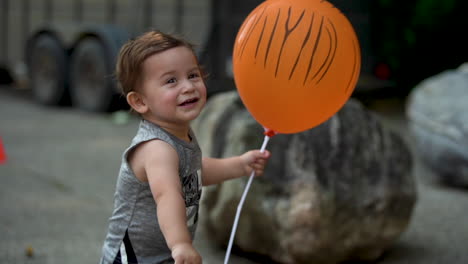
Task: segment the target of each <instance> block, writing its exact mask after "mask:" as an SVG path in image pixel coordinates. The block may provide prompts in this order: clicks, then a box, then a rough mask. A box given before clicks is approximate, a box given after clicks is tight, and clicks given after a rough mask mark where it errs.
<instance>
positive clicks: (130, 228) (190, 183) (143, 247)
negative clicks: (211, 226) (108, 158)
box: [101, 120, 202, 264]
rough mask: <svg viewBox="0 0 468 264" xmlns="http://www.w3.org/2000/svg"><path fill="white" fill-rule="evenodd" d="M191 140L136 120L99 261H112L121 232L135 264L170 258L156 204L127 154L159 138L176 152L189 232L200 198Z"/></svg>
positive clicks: (196, 149)
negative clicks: (136, 126) (139, 178)
mask: <svg viewBox="0 0 468 264" xmlns="http://www.w3.org/2000/svg"><path fill="white" fill-rule="evenodd" d="M189 135H190V137H191V139H192V141H191V142H190V143H189V142H186V141H183V140H181V139H179V138H177V137H175V136H174V135H171V134H170V133H168V132H166V131H165V130H163V129H162V128H160V127H159V126H157V125H155V124H153V123H150V122H148V121H146V120H142V121H141V122H140V127H139V129H138V132H137V134H136V136H135V138H134V139H133V141H132V143H131V145H130V147H128V148H127V149H126V150H125V152H124V153H123V156H122V165H121V167H120V172H119V177H118V180H117V186H116V192H115V195H114V212H113V214H112V217H111V218H110V219H109V229H108V233H107V236H106V239H105V241H104V246H103V250H102V251H103V253H102V254H103V255H102V258H101V264H107V263H113V261H114V259H115V257H116V255H117V254H118V252H119V250H120V247H121V244H122V241H123V238H124V236H125V233H128V238H129V240H130V241H131V245H132V247H133V251H134V253H135V255H136V258H137V260H138V263H152V264H154V263H163V262H166V261H171V260H172V257H171V251H170V250H169V248H168V247H167V244H166V241H165V239H164V236H163V234H162V232H161V229H160V227H159V223H158V218H157V215H156V203H155V201H154V198H153V195H152V193H151V190H150V187H149V184H148V183H147V182H142V181H140V180H138V179H137V178H136V177H135V175H134V173H133V171H132V169H131V168H130V165H129V163H128V160H127V158H128V154H129V153H130V151H132V150H133V149H134V148H135V147H136V146H138V145H139V144H140V143H142V142H145V141H149V140H155V139H157V140H162V141H164V142H167V143H168V144H170V145H171V146H173V147H174V149H175V150H176V151H177V154H178V156H179V177H180V181H181V184H182V189H183V195H184V198H185V206H186V212H187V226H188V229H189V231H190V233H191V235H192V239H193V238H194V235H195V230H196V227H197V222H198V207H199V201H200V197H201V187H202V183H201V175H200V173H201V172H200V170H201V151H200V148H199V146H198V143H197V141H196V139H195V136H194V134H193V132H192V131H190V134H189Z"/></svg>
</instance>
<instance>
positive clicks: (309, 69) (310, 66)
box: [303, 17, 323, 85]
mask: <svg viewBox="0 0 468 264" xmlns="http://www.w3.org/2000/svg"><path fill="white" fill-rule="evenodd" d="M322 27H323V17H322V19H321V20H320V26H319V31H318V33H317V39H316V40H315V45H314V49H313V50H312V55H311V57H310V61H309V67H308V68H307V74H306V76H305V78H304V83H303V85H305V83H306V81H307V78H308V77H309V74H310V71H311V68H312V62H313V61H314V56H315V52H316V51H317V47H318V43H319V41H320V37H321V35H322Z"/></svg>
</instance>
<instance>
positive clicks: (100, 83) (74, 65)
mask: <svg viewBox="0 0 468 264" xmlns="http://www.w3.org/2000/svg"><path fill="white" fill-rule="evenodd" d="M70 68H71V70H70V95H71V100H72V104H73V105H74V106H76V107H78V108H80V109H83V110H86V111H91V112H105V111H108V110H109V109H110V107H111V105H112V102H113V100H114V95H115V92H114V85H113V80H112V67H111V62H110V58H109V55H108V53H107V50H106V48H105V46H104V45H103V43H102V42H101V41H100V40H99V39H98V38H95V37H87V38H84V39H82V40H80V42H79V43H78V44H77V46H76V48H75V50H74V51H73V53H72V55H71V62H70Z"/></svg>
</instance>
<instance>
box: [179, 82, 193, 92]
mask: <svg viewBox="0 0 468 264" xmlns="http://www.w3.org/2000/svg"><path fill="white" fill-rule="evenodd" d="M182 85H183V87H182V91H183V92H184V93H187V92H192V91H193V90H194V89H195V84H194V83H193V82H191V81H190V80H185V81H184V82H183V84H182Z"/></svg>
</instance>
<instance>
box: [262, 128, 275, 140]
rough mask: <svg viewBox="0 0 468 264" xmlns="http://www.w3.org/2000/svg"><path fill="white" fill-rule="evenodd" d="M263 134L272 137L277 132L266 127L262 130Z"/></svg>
mask: <svg viewBox="0 0 468 264" xmlns="http://www.w3.org/2000/svg"><path fill="white" fill-rule="evenodd" d="M263 134H264V135H265V136H267V137H270V138H271V137H273V136H274V135H276V134H278V133H276V132H275V131H273V130H271V129H268V128H266V129H265V132H264V133H263Z"/></svg>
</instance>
